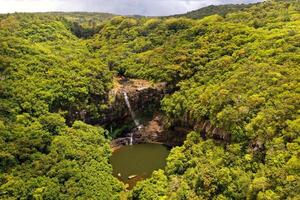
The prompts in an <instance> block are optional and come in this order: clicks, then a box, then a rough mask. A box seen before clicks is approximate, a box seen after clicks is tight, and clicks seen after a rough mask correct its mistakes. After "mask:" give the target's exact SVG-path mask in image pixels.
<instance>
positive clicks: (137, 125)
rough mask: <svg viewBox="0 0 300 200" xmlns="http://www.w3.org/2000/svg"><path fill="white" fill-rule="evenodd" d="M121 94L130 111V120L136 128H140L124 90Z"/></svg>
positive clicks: (131, 141)
mask: <svg viewBox="0 0 300 200" xmlns="http://www.w3.org/2000/svg"><path fill="white" fill-rule="evenodd" d="M123 94H124V98H125V102H126V105H127V107H128V110H129V112H130V115H131V118H132V120H133V121H134V124H135V126H136V127H137V128H138V129H140V128H141V125H140V123H139V121H138V120H137V119H136V118H135V114H134V112H133V110H132V108H131V105H130V101H129V98H128V95H127V93H126V92H123ZM132 143H133V133H130V145H132Z"/></svg>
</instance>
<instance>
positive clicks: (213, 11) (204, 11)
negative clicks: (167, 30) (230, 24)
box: [170, 4, 255, 19]
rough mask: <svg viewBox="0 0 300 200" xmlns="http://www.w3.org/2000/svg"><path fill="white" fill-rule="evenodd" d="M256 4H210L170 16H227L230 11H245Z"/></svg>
mask: <svg viewBox="0 0 300 200" xmlns="http://www.w3.org/2000/svg"><path fill="white" fill-rule="evenodd" d="M254 5H255V4H227V5H210V6H207V7H204V8H200V9H198V10H194V11H190V12H187V13H185V14H179V15H172V16H170V17H187V18H191V19H202V18H204V17H207V16H210V15H220V16H223V17H225V16H226V15H227V14H229V13H233V12H238V11H243V10H245V9H247V8H250V7H252V6H254Z"/></svg>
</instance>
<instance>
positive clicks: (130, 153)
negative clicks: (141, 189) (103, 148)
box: [110, 144, 169, 189]
mask: <svg viewBox="0 0 300 200" xmlns="http://www.w3.org/2000/svg"><path fill="white" fill-rule="evenodd" d="M168 155H169V150H168V148H167V147H165V146H164V145H160V144H137V145H131V146H124V147H122V148H120V149H118V150H116V151H115V152H114V153H113V155H112V157H111V159H110V162H111V164H112V166H113V174H114V176H116V177H118V179H119V180H121V181H123V182H124V183H126V184H128V185H129V189H131V188H132V187H133V186H134V185H135V184H136V182H137V181H140V180H143V179H145V178H148V177H149V176H151V174H152V172H153V171H154V170H157V169H163V168H164V167H165V165H166V158H167V156H168Z"/></svg>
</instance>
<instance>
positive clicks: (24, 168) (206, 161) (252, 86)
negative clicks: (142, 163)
mask: <svg viewBox="0 0 300 200" xmlns="http://www.w3.org/2000/svg"><path fill="white" fill-rule="evenodd" d="M217 13H218V12H217ZM70 16H71V18H72V19H73V20H71V18H70ZM72 16H73V15H72V14H69V15H68V16H67V15H61V14H60V15H58V14H55V13H47V14H10V15H1V16H0V73H1V74H0V199H119V198H120V193H122V191H124V190H125V189H124V186H123V184H122V183H120V182H119V181H118V180H117V179H116V178H114V177H113V176H112V169H111V165H110V164H109V162H108V159H109V157H110V154H111V152H110V151H111V150H110V148H109V138H110V135H109V132H108V131H105V130H104V129H102V128H100V127H96V126H91V125H87V124H85V123H84V122H82V121H85V119H86V118H90V119H93V120H94V121H95V120H99V121H100V120H101V119H102V118H103V115H104V114H105V112H104V111H105V109H107V108H108V106H109V98H108V93H109V91H110V89H111V88H112V87H113V77H114V76H116V75H118V76H125V77H128V78H140V79H146V80H150V81H153V82H166V83H167V85H168V86H172V88H173V90H174V91H175V92H174V93H172V94H169V95H167V96H165V98H164V99H163V100H162V102H161V110H162V111H163V114H164V116H165V118H166V120H167V124H166V125H167V126H170V127H171V126H174V125H176V124H180V125H181V126H185V127H188V128H191V129H194V131H192V132H191V133H190V134H189V135H188V137H187V139H186V141H185V143H184V145H183V146H180V147H175V148H173V149H172V151H171V154H170V155H169V157H168V164H167V167H166V169H165V170H160V171H157V172H155V173H154V174H153V176H152V177H151V178H150V179H147V180H145V181H142V182H139V183H138V184H137V186H136V187H135V188H133V190H132V191H131V192H129V193H128V198H129V199H297V198H298V196H299V194H300V160H299V155H300V146H299V143H300V135H299V134H300V118H299V110H300V104H299V99H300V94H299V88H300V85H299V77H300V68H299V66H300V2H299V0H288V1H280V0H277V1H275V0H270V1H266V2H264V3H259V4H256V5H252V6H247V7H246V8H243V9H242V10H240V9H238V10H235V9H234V11H230V12H228V13H227V14H224V15H222V16H220V15H211V16H208V17H205V18H203V19H190V18H186V17H172V18H143V17H142V18H133V17H122V16H117V17H112V18H111V16H107V17H105V20H102V19H101V22H98V21H97V20H96V21H97V23H96V24H95V23H90V24H88V21H89V20H88V19H87V18H88V17H91V16H89V15H87V16H86V17H87V18H86V19H87V20H86V21H82V24H81V22H78V20H75V21H74V19H76V15H75V14H74V16H73V17H72ZM192 18H193V17H192ZM95 19H97V17H95ZM99 21H100V19H99ZM75 22H76V23H77V24H76V25H74V23H75ZM74 26H75V27H76V26H77V28H78V27H79V26H80V27H79V28H78V29H74ZM82 28H84V30H86V29H90V30H91V31H90V32H89V31H88V33H87V34H85V33H86V32H84V34H82V33H83V32H80V31H82V30H83V29H82ZM76 31H77V32H76ZM78 31H79V32H78ZM76 35H77V36H76ZM80 38H86V39H80ZM87 38H88V39H87ZM77 120H81V121H77ZM207 123H209V126H207ZM220 130H221V131H220ZM219 132H221V133H222V134H226V139H224V138H225V136H224V137H220V134H219ZM218 135H219V137H218ZM122 194H123V193H122Z"/></svg>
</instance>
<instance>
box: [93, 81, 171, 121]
mask: <svg viewBox="0 0 300 200" xmlns="http://www.w3.org/2000/svg"><path fill="white" fill-rule="evenodd" d="M115 82H116V84H115V87H114V89H113V90H111V91H110V93H109V101H110V106H109V108H107V109H106V110H105V111H104V113H103V117H102V118H101V119H99V121H98V122H97V123H98V124H108V123H110V122H113V121H114V122H118V121H123V120H124V119H127V118H129V117H131V114H130V111H129V109H128V106H127V104H126V102H125V96H124V93H126V94H127V96H128V100H129V103H130V105H131V108H132V110H133V111H134V112H135V113H136V114H137V113H140V112H144V111H145V110H150V109H151V108H159V106H160V101H161V99H162V98H163V97H164V95H165V92H166V84H164V83H159V84H152V83H150V82H148V81H145V80H136V79H130V80H128V79H121V78H119V79H117V80H116V81H115Z"/></svg>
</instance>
